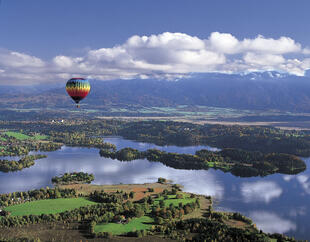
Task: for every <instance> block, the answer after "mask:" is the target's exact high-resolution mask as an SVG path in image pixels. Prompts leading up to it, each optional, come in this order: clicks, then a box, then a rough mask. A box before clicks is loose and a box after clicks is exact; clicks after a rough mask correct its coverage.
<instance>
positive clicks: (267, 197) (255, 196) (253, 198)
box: [241, 181, 282, 203]
mask: <svg viewBox="0 0 310 242" xmlns="http://www.w3.org/2000/svg"><path fill="white" fill-rule="evenodd" d="M281 194H282V188H281V187H279V185H278V184H277V183H275V182H271V181H258V182H244V183H242V184H241V195H242V197H243V199H244V201H245V202H247V203H250V202H265V203H269V202H270V201H271V200H273V199H275V198H278V197H280V196H281Z"/></svg>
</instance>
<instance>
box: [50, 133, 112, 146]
mask: <svg viewBox="0 0 310 242" xmlns="http://www.w3.org/2000/svg"><path fill="white" fill-rule="evenodd" d="M51 138H52V140H53V141H54V142H57V143H63V144H65V145H68V146H79V147H93V148H99V149H112V150H116V146H115V145H114V144H110V143H105V142H103V139H102V138H100V137H91V136H89V135H86V133H84V132H75V133H68V132H57V133H55V132H54V133H53V134H52V136H51Z"/></svg>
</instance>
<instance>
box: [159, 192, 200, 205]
mask: <svg viewBox="0 0 310 242" xmlns="http://www.w3.org/2000/svg"><path fill="white" fill-rule="evenodd" d="M160 200H164V204H165V206H166V207H168V206H170V204H173V205H174V206H179V203H182V204H183V205H185V204H188V203H192V202H195V201H196V198H190V196H189V195H188V194H186V193H183V198H180V199H177V198H176V195H168V199H164V197H159V198H156V199H155V204H158V203H159V201H160Z"/></svg>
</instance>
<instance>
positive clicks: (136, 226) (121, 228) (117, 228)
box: [95, 216, 154, 235]
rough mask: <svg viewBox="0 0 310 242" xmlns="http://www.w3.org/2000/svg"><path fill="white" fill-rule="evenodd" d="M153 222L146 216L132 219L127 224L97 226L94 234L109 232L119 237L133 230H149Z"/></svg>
mask: <svg viewBox="0 0 310 242" xmlns="http://www.w3.org/2000/svg"><path fill="white" fill-rule="evenodd" d="M153 222H154V220H153V219H152V218H151V217H148V216H142V217H140V218H134V219H132V220H131V221H130V222H129V223H128V224H117V223H108V224H98V225H96V226H95V232H96V233H98V232H111V233H112V234H114V235H121V234H125V233H128V232H131V231H133V230H142V229H149V228H150V227H151V226H152V223H153Z"/></svg>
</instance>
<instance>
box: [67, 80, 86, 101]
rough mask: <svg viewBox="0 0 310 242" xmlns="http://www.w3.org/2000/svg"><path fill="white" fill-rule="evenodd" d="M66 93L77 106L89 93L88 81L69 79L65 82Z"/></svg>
mask: <svg viewBox="0 0 310 242" xmlns="http://www.w3.org/2000/svg"><path fill="white" fill-rule="evenodd" d="M66 91H67V93H68V94H69V96H70V97H71V98H72V99H73V100H74V101H75V102H76V103H77V104H78V103H79V102H80V101H81V100H82V99H84V98H85V97H86V96H87V94H88V93H89V91H90V84H89V81H88V80H86V79H84V78H71V79H70V80H69V81H67V85H66Z"/></svg>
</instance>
